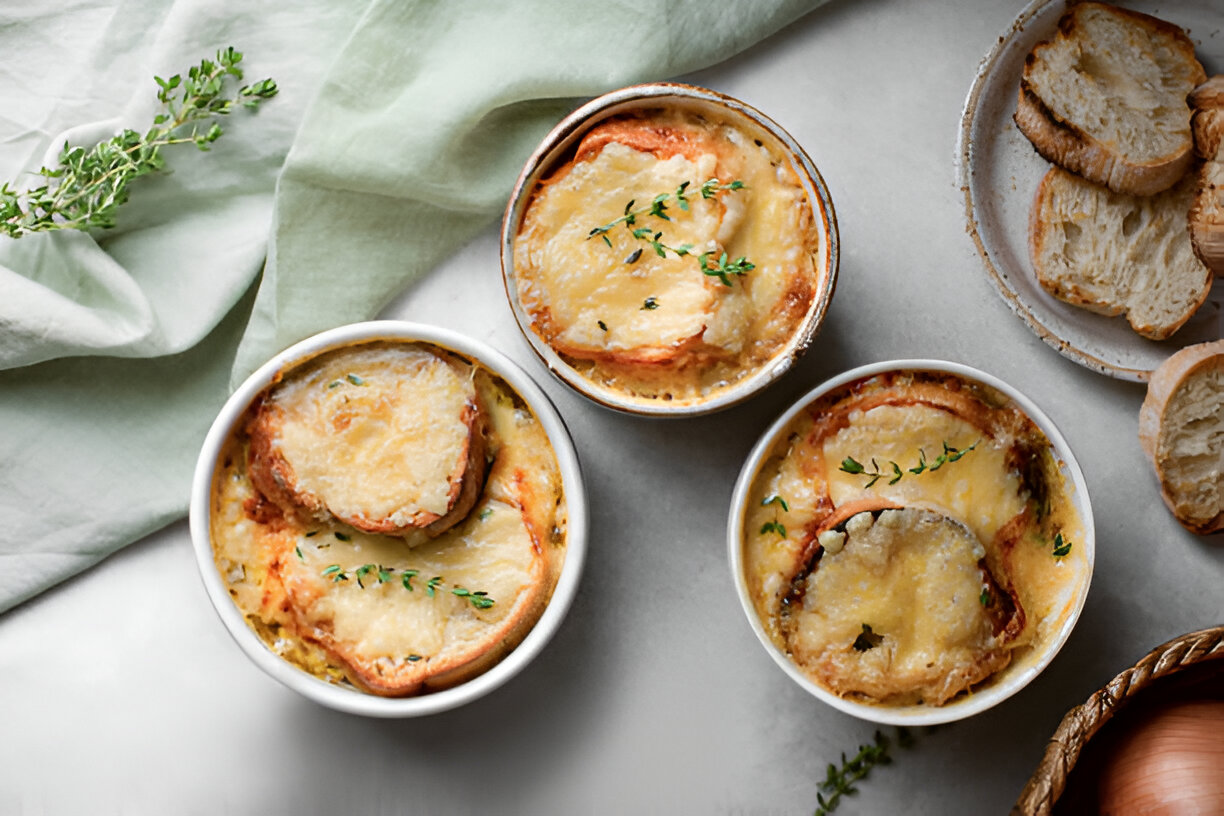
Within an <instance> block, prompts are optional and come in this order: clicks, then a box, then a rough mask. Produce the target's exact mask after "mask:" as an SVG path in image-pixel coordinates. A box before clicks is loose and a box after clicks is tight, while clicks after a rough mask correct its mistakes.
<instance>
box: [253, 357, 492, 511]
mask: <svg viewBox="0 0 1224 816" xmlns="http://www.w3.org/2000/svg"><path fill="white" fill-rule="evenodd" d="M472 370H473V369H472V367H471V366H470V365H468V364H466V363H464V362H460V361H458V360H455V359H454V358H452V357H451V356H450V355H447V354H444V353H442V352H439V351H436V350H433V349H427V348H424V347H421V346H414V345H407V344H405V345H402V346H397V347H370V348H365V349H350V350H346V351H344V352H343V353H333V354H328V355H324V356H323V357H321V358H319V359H316V360H312V361H311V362H310V363H308V364H306V365H304V366H302V367H300V368H299V369H298V370H295V371H293V372H292V373H291V374H290V375H289V376H287V377H286V378H285V379H284V380H283V381H282V382H280V383H279V384H278V385H277V386H276V387H275V388H273V389H271V390H270V392H269V393H268V394H267V395H266V397H265V398H264V399H263V400H262V401H261V403H260V405H259V407H258V409H257V410H256V411H255V416H254V419H253V420H252V422H251V427H250V436H251V452H252V455H251V478H252V480H253V481H254V482H255V486H256V487H257V488H258V489H259V490H260V491H261V492H262V493H263V494H264V495H265V496H267V497H268V498H269V499H271V500H273V501H275V502H276V503H277V504H279V505H280V506H281V507H282V509H284V510H286V511H287V512H295V511H298V510H305V511H307V512H309V513H311V514H312V515H314V516H315V517H317V518H320V519H324V520H326V519H328V518H331V517H334V518H336V519H338V520H340V521H343V522H345V523H346V524H350V525H352V526H354V527H356V528H358V529H360V530H365V531H366V532H372V533H398V532H403V531H404V530H406V529H409V528H415V527H422V528H425V529H427V530H429V531H430V532H434V533H437V532H441V531H442V530H445V529H446V528H448V527H450V526H451V525H453V524H455V523H456V522H458V521H460V520H461V519H462V518H463V517H464V516H465V515H466V514H467V513H468V511H469V510H470V509H471V507H472V503H473V502H474V501H475V499H476V494H477V491H478V489H479V486H480V482H481V481H482V480H483V478H484V465H485V462H484V444H483V442H484V440H483V435H482V433H481V423H482V415H481V411H480V409H479V401H478V400H477V398H476V387H475V385H474V383H473V381H472Z"/></svg>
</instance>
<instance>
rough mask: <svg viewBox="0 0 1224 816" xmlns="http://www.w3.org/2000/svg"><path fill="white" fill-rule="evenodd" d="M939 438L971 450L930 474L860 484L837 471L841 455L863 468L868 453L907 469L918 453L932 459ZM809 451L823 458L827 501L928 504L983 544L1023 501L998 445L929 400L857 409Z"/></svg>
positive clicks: (1020, 488) (940, 445) (937, 451)
mask: <svg viewBox="0 0 1224 816" xmlns="http://www.w3.org/2000/svg"><path fill="white" fill-rule="evenodd" d="M944 442H947V443H948V445H949V446H950V447H954V448H957V449H962V450H963V449H967V448H969V447H970V446H972V445H976V447H974V448H973V450H972V451H970V452H969V453H967V454H965V455H964V456H963V457H961V458H960V459H959V460H957V461H956V462H953V463H950V464H949V465H948V466H947V467H941V468H939V470H937V471H935V472H934V473H923V474H920V475H919V476H914V475H910V476H909V477H908V478H902V479H901V480H900V481H898V482H897V483H896V484H891V485H890V484H888V482H889V481H890V480H891V478H892V476H891V471H890V473H889V475H888V476H887V477H885V478H883V479H881V480H879V481H878V482H876V483H875V484H874V485H872V487H870V488H867V487H865V484H866V481H867V480H866V479H865V478H864V477H863V476H861V475H857V476H856V475H854V474H850V473H845V472H844V471H842V470H841V469H840V465H841V462H842V461H843V460H844V459H845V458H846V457H853V458H854V459H855V460H856V461H860V462H864V463H866V464H867V466H868V467H870V459H872V458H874V459H875V460H876V461H877V462H878V463H879V464H880V465H881V466H883V467H884V468H890V465H888V463H889V462H899V463H904V464H905V467H907V468H908V467H913V466H915V465H917V463H918V462H919V460H920V459H921V458H925V459H927V460H928V461H934V460H935V459H936V458H937V457H938V456H939V454H941V453H942V452H943V443H944ZM817 455H818V456H820V458H821V459H822V460H823V462H824V468H823V470H824V472H825V474H826V477H827V480H828V482H827V483H828V490H829V495H830V496H831V497H832V499H833V504H834V505H836V506H839V507H840V506H841V505H844V504H845V503H846V502H849V501H853V500H855V499H859V498H866V497H869V496H876V497H880V498H884V499H889V500H891V501H893V502H895V503H896V504H899V505H902V506H906V505H911V504H915V503H918V504H924V505H926V506H933V507H937V508H939V509H940V510H941V511H942V512H944V513H946V514H947V515H949V516H951V517H952V518H955V519H960V520H961V521H963V522H964V523H965V524H966V525H968V527H969V529H971V530H972V531H973V532H974V533H975V534H976V535H977V537H978V538H980V539H981V540H983V541H990V540H991V539H993V538H994V537H995V534H996V533H997V532H998V531H999V530H1000V529H1001V528H1002V527H1003V525H1004V524H1006V523H1007V522H1008V521H1010V520H1011V519H1012V518H1013V517H1014V516H1015V515H1016V514H1017V513H1019V512H1020V511H1022V510H1023V509H1024V505H1025V502H1026V501H1027V500H1028V495H1027V493H1026V492H1025V490H1024V487H1023V485H1022V483H1021V481H1020V474H1019V473H1016V472H1014V471H1012V470H1011V468H1010V467H1009V466H1008V464H1007V462H1006V456H1007V447H1006V445H1005V444H1002V443H1000V442H999V441H992V440H990V439H986V438H983V436H982V431H981V430H980V429H978V428H976V427H975V426H974V425H972V424H971V423H969V422H968V421H967V420H965V419H964V418H962V417H958V416H956V415H955V414H950V413H948V412H947V411H944V410H940V409H938V408H934V407H932V406H929V405H909V406H898V405H881V406H878V407H876V408H873V409H871V410H870V411H865V412H861V413H857V414H856V415H855V416H853V417H852V418H851V422H850V424H849V425H848V426H847V427H845V428H843V429H841V430H840V431H838V432H837V433H836V434H834V435H833V436H832V437H830V438H828V439H826V440H824V441H823V449H822V450H821V451H819V452H818V453H817Z"/></svg>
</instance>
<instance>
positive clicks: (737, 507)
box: [727, 359, 1096, 726]
mask: <svg viewBox="0 0 1224 816" xmlns="http://www.w3.org/2000/svg"><path fill="white" fill-rule="evenodd" d="M892 371H934V372H939V373H948V374H954V375H957V376H959V377H963V378H965V379H968V380H973V381H976V382H979V383H981V384H983V385H987V386H989V387H991V388H994V389H995V390H997V391H999V392H1000V393H1002V394H1003V395H1004V396H1006V397H1008V398H1009V399H1011V400H1012V401H1013V402H1014V403H1015V404H1016V405H1017V406H1019V407H1020V409H1021V410H1022V411H1024V413H1025V414H1026V415H1027V416H1028V417H1029V419H1031V420H1032V421H1033V423H1034V424H1035V425H1036V426H1037V427H1038V428H1039V429H1040V430H1041V432H1042V433H1043V434H1045V436H1046V439H1047V440H1049V442H1050V446H1051V448H1052V449H1053V450H1054V452H1055V454H1056V456H1057V458H1058V462H1059V466H1060V468H1061V470H1062V471H1063V473H1064V475H1065V477H1066V478H1067V479H1068V481H1069V483H1070V485H1071V488H1072V491H1071V499H1072V502H1073V503H1074V504H1075V507H1076V510H1077V511H1078V512H1079V514H1080V518H1081V520H1082V522H1083V526H1084V540H1083V541H1082V542H1077V544H1078V545H1079V546H1080V548H1081V551H1082V552H1083V553H1084V559H1085V572H1084V577H1083V581H1082V583H1081V585H1080V587H1079V589H1078V591H1077V592H1076V596H1075V598H1074V599H1073V601H1072V606H1071V609H1070V611H1069V613H1068V615H1067V617H1066V618H1065V619H1064V620H1063V622H1062V624H1061V625H1060V626H1059V628H1058V631H1057V632H1056V633H1055V634H1054V636H1053V637H1052V639H1051V640H1050V642H1049V644H1047V647H1046V649H1045V651H1044V652H1043V653H1042V654H1041V655H1040V657H1039V658H1038V659H1037V660H1035V661H1029V663H1028V664H1027V665H1026V666H1024V667H1023V668H1022V669H1021V670H1019V671H1016V672H1014V673H1012V674H1010V675H1008V676H1007V677H1006V678H1005V679H1004V680H1003V681H1002V682H999V683H996V684H994V685H992V686H990V687H989V688H986V689H983V690H980V691H975V692H974V693H972V694H970V695H969V696H968V697H965V698H962V699H960V700H958V701H955V702H952V703H949V704H947V705H944V706H939V707H930V706H895V707H886V706H876V705H870V704H867V703H859V702H856V701H853V700H847V699H845V698H842V697H838V696H837V695H836V694H833V693H832V692H830V691H828V690H826V689H824V688H822V687H821V686H819V685H817V684H816V683H815V682H813V681H812V680H810V679H808V678H807V677H806V676H804V675H803V673H802V672H800V670H799V668H798V667H797V666H796V665H795V664H794V663H793V662H791V660H790V659H789V658H788V657H787V656H786V655H785V654H784V653H783V652H782V651H781V650H779V649H778V648H777V647H776V646H775V645H774V644H773V642H772V641H771V640H770V639H769V636H768V635H767V634H766V632H765V629H764V626H763V624H762V623H761V620H760V618H759V616H758V615H757V612H756V609H755V607H754V605H753V603H752V598H751V597H750V596H749V593H748V588H747V584H746V582H745V581H744V578H743V567H744V564H743V548H742V536H741V531H742V529H743V523H744V517H745V511H746V502H747V499H748V495H749V493H750V491H751V489H752V483H753V481H754V479H755V478H756V475H757V473H758V472H759V471H760V468H761V466H762V465H763V464H764V461H765V459H766V458H767V457H768V455H769V451H770V450H771V449H772V448H773V446H774V444H775V442H776V441H777V439H778V437H779V436H780V435H781V434H782V433H783V431H784V430H785V429H786V427H787V426H788V425H789V424H790V422H791V421H792V420H793V419H794V418H795V417H796V416H798V415H799V413H800V412H802V411H803V410H804V409H805V408H807V407H808V406H809V405H810V404H811V403H812V402H814V401H815V400H817V399H819V398H820V397H822V396H824V395H825V394H828V393H830V392H832V391H833V390H834V389H837V388H840V387H842V386H844V385H846V384H848V383H851V382H854V381H856V380H861V379H864V378H867V377H872V376H875V375H878V374H883V373H886V372H892ZM727 557H728V562H729V564H730V568H731V578H732V581H733V582H734V584H735V591H736V595H737V596H738V598H739V601H740V607H741V608H742V609H743V611H744V614H745V616H746V617H747V618H748V623H749V625H750V626H751V627H752V631H753V633H754V634H755V635H756V637H757V640H758V641H759V642H760V643H761V645H762V646H763V647H764V648H765V650H766V652H767V653H768V654H769V655H770V657H771V658H773V661H774V662H775V663H776V664H777V665H778V666H779V667H781V668H782V670H783V671H784V672H785V673H786V674H787V675H788V676H789V677H790V678H791V679H792V680H794V681H795V682H796V683H798V684H799V686H800V687H802V688H803V689H804V690H805V691H807V692H808V693H809V694H812V695H813V696H814V697H816V698H817V699H819V700H821V701H822V702H825V703H827V704H828V705H830V706H832V707H833V708H835V709H837V710H838V711H841V712H843V713H846V714H850V715H852V716H854V717H858V718H859V719H863V720H868V721H870V722H875V723H880V724H883V725H898V726H923V725H938V724H941V723H947V722H954V721H957V720H962V719H965V718H967V717H970V716H973V715H974V714H978V713H980V712H982V711H985V710H986V709H988V708H992V707H993V706H995V705H997V704H999V703H1001V702H1003V701H1004V700H1006V699H1007V698H1009V697H1011V696H1012V695H1014V694H1016V693H1017V692H1019V691H1020V690H1021V689H1022V688H1024V687H1025V686H1027V685H1028V684H1029V683H1030V682H1031V681H1032V680H1033V679H1034V678H1036V677H1037V675H1039V674H1040V673H1041V672H1042V671H1043V670H1044V669H1045V668H1046V666H1048V665H1049V664H1050V662H1051V661H1053V659H1054V658H1055V657H1056V656H1057V655H1058V653H1059V652H1060V651H1061V650H1062V647H1063V645H1064V644H1065V643H1066V642H1067V639H1068V638H1069V637H1070V635H1071V631H1072V629H1074V627H1075V624H1076V623H1077V622H1078V620H1079V617H1080V614H1081V613H1082V612H1083V609H1084V603H1085V601H1086V599H1087V596H1088V589H1089V586H1090V585H1091V583H1092V573H1093V569H1094V566H1095V563H1096V529H1095V524H1094V521H1093V516H1092V503H1091V500H1090V498H1089V495H1088V485H1087V480H1086V479H1085V478H1084V474H1083V471H1082V470H1081V469H1080V466H1079V463H1078V461H1077V460H1076V458H1075V456H1074V454H1073V452H1072V450H1071V447H1070V445H1069V444H1068V443H1067V441H1066V439H1065V438H1064V437H1063V435H1062V433H1061V432H1060V431H1059V430H1058V428H1057V426H1055V424H1054V422H1053V421H1052V420H1051V419H1050V418H1049V417H1048V416H1047V415H1046V414H1045V412H1044V411H1042V410H1041V409H1040V408H1039V407H1038V406H1037V405H1036V403H1034V402H1033V401H1032V400H1031V399H1030V398H1029V397H1027V396H1026V395H1025V394H1023V393H1022V392H1021V391H1019V390H1018V389H1016V388H1015V387H1014V386H1012V385H1010V384H1008V383H1006V382H1005V381H1003V380H1001V379H999V378H998V377H996V376H994V375H992V374H989V373H987V372H985V371H981V370H980V369H977V368H973V367H971V366H968V365H964V364H962V363H956V362H950V361H947V360H937V359H903V360H885V361H881V362H876V363H870V364H867V365H862V366H857V367H855V368H852V369H849V370H847V371H844V372H842V373H841V374H838V375H836V376H834V377H831V378H829V379H827V380H825V381H824V382H822V383H820V384H819V385H817V386H816V387H814V388H812V389H811V390H810V391H808V392H807V393H806V394H804V395H802V396H800V397H799V398H798V399H797V400H795V402H794V403H792V404H791V405H790V407H789V408H787V410H786V411H784V412H783V413H782V415H781V416H780V417H778V419H776V420H775V421H774V422H773V423H772V424H771V425H770V426H769V427H768V428H767V429H766V430H765V431H764V433H762V434H761V436H760V438H759V439H758V440H757V442H756V443H755V444H754V445H753V447H752V450H751V451H750V452H749V454H748V456H747V458H746V459H745V461H744V465H743V467H742V468H741V470H740V473H739V476H738V478H737V479H736V481H735V487H734V488H733V490H732V495H731V507H730V512H729V514H728V518H727Z"/></svg>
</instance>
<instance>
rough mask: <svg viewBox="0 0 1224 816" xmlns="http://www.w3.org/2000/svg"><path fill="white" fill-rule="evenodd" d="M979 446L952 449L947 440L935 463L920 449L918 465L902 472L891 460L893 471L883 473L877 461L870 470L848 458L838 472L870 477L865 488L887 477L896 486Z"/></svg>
mask: <svg viewBox="0 0 1224 816" xmlns="http://www.w3.org/2000/svg"><path fill="white" fill-rule="evenodd" d="M977 446H978V443H977V442H974V443H973V444H972V445H970V446H969V447H967V448H964V449H957V448H954V447H951V446H950V445H949V444H948V443H947V441H946V440H945V441H944V443H943V453H941V454H940V455H939V457H938V458H936V459H935V461H933V462H928V461H927V459H926V451H924V450H922V448H919V449H918V464H917V465H915V466H914V467H912V468H907V469H905V470H902V469H901V466H900V465H898V464H897V463H896V462H894V461H892V460H889V462H888V464H889V465H891V466H892V467H891V471H881V470H880V466H879V464H877V463H876V460H875V459H872V460H871V467H872V469H871V470H868V469H867V467H866V466H865V465H863V464H862V463H861V462H859V461H858V460H856V459H855V458H854V457H852V456H847V457H846V458H845V459H843V460H842V463H841V467H839V468H838V470H840V471H842V472H843V473H850V474H854V475H859V474H862V475H864V476H868V477H870V478H869V479H868V480H867V484H865V485H863V487H871V486H872V485H874V484H875V483H876V482H878V481H880V479H883V478H884V477H885V476H891V478H890V479H889V480H888V483H889V484H890V485H894V484H896V483H897V482H899V481H901V479H902V478H904V477H905V474H906V473H912V474H914V475H915V476H917V475H918V474H919V473H922V472H923V471H928V472H931V473H934V472H935V471H937V470H939V469H940V468H941V467H943V466H944V465H945V464H947V463H948V462H955V461H957V460H958V459H960V458H961V457H962V456H964V455H965V454H966V453H968V452H969V451H971V450H973V449H974V448H976V447H977Z"/></svg>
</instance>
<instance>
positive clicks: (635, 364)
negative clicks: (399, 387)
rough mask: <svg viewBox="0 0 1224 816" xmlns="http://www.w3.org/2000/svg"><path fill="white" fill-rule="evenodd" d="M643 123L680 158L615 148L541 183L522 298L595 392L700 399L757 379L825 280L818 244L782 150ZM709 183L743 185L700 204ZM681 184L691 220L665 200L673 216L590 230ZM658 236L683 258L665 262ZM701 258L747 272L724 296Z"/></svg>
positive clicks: (714, 126) (724, 127) (738, 136)
mask: <svg viewBox="0 0 1224 816" xmlns="http://www.w3.org/2000/svg"><path fill="white" fill-rule="evenodd" d="M614 121H615V122H617V123H618V125H619V124H623V122H624V120H614ZM629 121H631V122H632V121H634V120H629ZM640 127H641V128H642V129H643V130H649V129H657V130H658V131H660V132H663V133H677V132H679V133H682V134H685V135H684V138H683V139H681V140H680V141H683V142H684V143H685V144H687V145H688V146H689V147H688V149H687V152H685V153H675V154H674V155H667V156H665V157H662V158H660V157H658V156H656V155H655V153H652V152H645V151H642V150H637V149H634V148H632V147H629V146H626V145H624V144H621V143H618V142H615V141H612V142H610V143H609V144H607V145H606V146H604V147H603V148H602V149H601V150H600V151H599V152H598V153H596V154H595V155H594V156H593V157H589V158H588V157H584V158H583V160H581V161H574V162H571V163H570V164H568V165H565V166H564V167H563V168H562V169H561V170H560V171H558V172H557V173H555V174H554V175H553V176H552V177H551V178H550V179H548V180H546V181H545V182H543V183H541V185H540V186H539V187H538V188H537V189H536V190H535V191H534V193H533V197H532V199H531V202H530V204H529V205H528V207H527V209H526V212H525V214H524V217H523V221H522V225H521V227H520V231H519V234H518V236H517V239H516V240H515V244H514V269H515V279H516V285H517V295H518V298H519V301H520V303H521V305H522V306H523V308H524V310H525V311H526V312H527V314H528V315H529V316H530V319H531V321H532V329H533V331H535V332H536V333H537V334H538V335H539V336H540V337H541V338H542V339H544V340H545V342H547V343H548V344H550V345H551V346H552V347H553V348H554V349H556V350H557V351H558V353H560V354H561V355H562V357H563V358H565V359H566V361H567V362H569V363H570V364H571V365H572V366H573V367H574V368H575V369H577V370H579V371H580V372H582V373H583V374H584V375H585V376H587V377H588V378H589V379H590V380H592V382H594V383H596V384H598V385H601V386H605V387H608V388H611V389H613V390H615V391H618V392H621V393H623V394H626V395H630V396H636V397H641V398H643V399H647V400H650V399H667V400H678V401H684V400H689V401H695V400H698V399H700V398H702V397H704V396H706V395H709V394H710V393H712V392H714V391H715V390H717V389H720V388H724V387H726V386H728V385H729V384H731V383H734V382H735V381H737V380H739V379H742V378H743V377H744V376H746V375H747V374H749V373H751V372H752V371H754V370H756V369H758V368H760V367H761V366H762V365H764V364H765V363H766V362H767V361H768V360H770V359H771V358H772V357H773V356H774V355H776V354H778V353H779V352H780V350H781V349H782V348H783V346H784V345H785V344H786V343H787V341H788V340H789V339H790V338H791V337H792V335H793V334H794V333H795V331H796V330H797V328H798V327H799V325H800V324H801V322H802V321H803V319H804V318H805V316H806V315H807V313H808V311H809V309H810V308H811V307H812V305H813V303H814V299H815V295H816V292H817V291H819V289H820V288H821V287H822V286H824V285H827V279H828V270H826V269H825V268H824V255H823V253H822V249H821V247H822V244H823V241H824V236H823V234H822V231H821V230H820V228H818V227H817V226H815V225H814V219H813V213H812V209H811V204H810V203H809V201H808V198H807V196H806V194H805V192H804V189H803V187H802V185H801V183H800V181H799V178H798V176H797V175H796V173H795V172H794V170H793V169H792V168H791V166H790V165H789V164H788V163H787V161H786V160H785V159H784V158H783V155H784V150H783V149H782V147H781V146H780V145H779V144H778V143H777V141H776V139H773V138H772V137H769V136H768V135H766V134H760V135H759V136H749V135H747V134H746V133H745V132H743V131H742V130H740V129H738V128H736V127H733V126H731V125H729V124H725V123H721V122H713V121H710V120H707V119H705V118H702V117H697V116H692V115H685V114H674V113H671V114H665V113H661V112H660V113H656V114H653V115H652V116H651V117H649V118H645V119H643V120H641V123H640ZM694 145H696V146H699V149H700V151H702V152H697V150H698V148H695V147H693V146H694ZM695 152H696V155H694V153H695ZM708 179H718V180H720V181H721V182H722V183H724V184H726V183H729V182H730V181H732V180H739V181H742V182H743V185H744V186H743V189H739V190H735V191H724V192H721V193H718V194H717V195H715V196H713V197H711V198H709V199H706V198H703V197H702V196H701V194H700V192H699V188H700V186H701V185H702V184H703V183H704V182H705V181H707V180H708ZM686 183H687V185H688V186H687V187H686V190H687V193H686V198H687V205H686V206H687V209H686V208H682V207H681V206H680V205H679V204H678V203H677V202H676V200H675V198H674V197H672V198H669V199H668V200H666V201H665V203H666V206H667V210H666V215H667V216H668V218H667V219H662V218H659V217H655V216H650V215H646V214H638V215H637V216H636V217H635V220H634V221H633V223H632V224H629V225H626V224H623V223H619V224H616V225H615V226H613V227H612V228H610V229H609V230H608V231H607V232H606V234H605V236H604V237H606V238H607V242H605V241H604V240H603V239H602V238H601V237H599V236H598V235H597V236H592V235H591V234H590V233H591V231H592V229H593V228H596V227H599V226H601V225H605V224H610V223H612V222H614V221H617V220H618V219H620V218H622V217H623V216H624V215H625V213H626V206H627V205H628V204H630V203H632V204H633V207H632V209H640V208H641V207H644V206H647V205H649V203H650V202H651V201H652V200H654V199H655V198H656V197H657V196H660V195H663V194H668V195H673V196H674V192H675V191H676V190H677V189H679V188H680V186H681V185H684V184H686ZM823 218H824V215H823V213H822V214H821V222H820V223H821V224H823V223H824V222H823ZM633 230H643V232H642V237H641V238H639V237H635V236H634V234H633ZM651 239H655V240H658V241H659V242H660V243H661V244H662V245H665V246H666V247H671V248H673V249H675V248H681V247H683V248H685V254H684V255H682V256H680V255H677V254H676V253H675V252H674V251H670V250H664V252H663V255H662V256H660V255H659V254H658V253H657V252H656V250H655V249H653V248H652V245H651V243H650V242H649V241H650V240H651ZM609 244H610V245H609ZM638 250H641V252H638ZM707 252H708V253H711V255H710V260H709V263H710V264H714V263H716V262H717V260H718V259H719V258H720V257H721V256H722V253H724V252H725V253H726V256H727V260H728V261H734V260H735V259H737V258H746V259H747V260H748V261H749V262H750V263H752V264H753V265H754V268H753V269H752V270H751V271H749V272H748V273H747V274H745V275H743V276H734V275H732V276H730V277H729V282H730V284H731V285H729V286H728V285H724V284H723V283H722V282H721V281H720V280H719V278H717V277H714V276H710V275H706V274H703V273H702V271H701V267H700V260H699V257H700V255H701V254H702V253H707ZM630 260H631V261H632V262H629V261H630Z"/></svg>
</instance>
